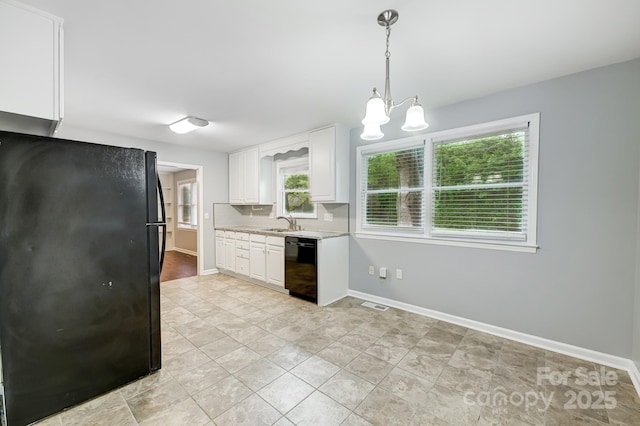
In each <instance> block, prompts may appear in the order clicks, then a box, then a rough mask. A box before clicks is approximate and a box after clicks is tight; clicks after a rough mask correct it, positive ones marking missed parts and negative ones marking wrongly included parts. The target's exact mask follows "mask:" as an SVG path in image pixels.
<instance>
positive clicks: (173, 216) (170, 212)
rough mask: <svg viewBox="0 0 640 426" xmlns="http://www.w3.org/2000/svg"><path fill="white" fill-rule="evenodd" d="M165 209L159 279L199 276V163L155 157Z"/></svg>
mask: <svg viewBox="0 0 640 426" xmlns="http://www.w3.org/2000/svg"><path fill="white" fill-rule="evenodd" d="M158 177H159V178H160V182H161V183H162V188H163V196H164V204H165V209H166V212H167V229H166V240H167V244H166V253H165V263H164V267H163V271H162V274H161V277H160V281H161V282H164V281H170V280H173V279H178V278H186V277H189V276H195V275H200V274H201V273H202V267H203V264H204V262H203V261H202V259H201V255H202V253H203V248H202V241H203V235H202V228H203V226H202V223H203V222H202V221H203V212H202V211H203V209H202V207H201V206H202V205H203V193H204V191H203V188H202V166H197V165H192V164H183V163H174V162H168V161H161V160H158Z"/></svg>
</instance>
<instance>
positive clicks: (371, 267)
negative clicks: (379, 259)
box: [369, 265, 376, 275]
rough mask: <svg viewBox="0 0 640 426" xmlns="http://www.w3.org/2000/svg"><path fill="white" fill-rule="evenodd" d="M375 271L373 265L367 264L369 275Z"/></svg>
mask: <svg viewBox="0 0 640 426" xmlns="http://www.w3.org/2000/svg"><path fill="white" fill-rule="evenodd" d="M375 273H376V269H375V268H374V267H373V265H369V275H373V274H375Z"/></svg>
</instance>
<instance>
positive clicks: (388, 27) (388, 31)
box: [384, 25, 391, 59]
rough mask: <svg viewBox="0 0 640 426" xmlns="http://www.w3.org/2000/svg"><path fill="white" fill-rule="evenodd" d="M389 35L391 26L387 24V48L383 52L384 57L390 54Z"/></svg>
mask: <svg viewBox="0 0 640 426" xmlns="http://www.w3.org/2000/svg"><path fill="white" fill-rule="evenodd" d="M390 35H391V26H389V25H387V50H386V51H385V52H384V56H385V58H387V59H388V58H389V57H390V56H391V52H389V36H390Z"/></svg>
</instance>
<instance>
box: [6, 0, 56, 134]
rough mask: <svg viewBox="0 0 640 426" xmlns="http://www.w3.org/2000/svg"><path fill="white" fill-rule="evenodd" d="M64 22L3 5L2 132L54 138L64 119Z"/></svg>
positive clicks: (19, 5)
mask: <svg viewBox="0 0 640 426" xmlns="http://www.w3.org/2000/svg"><path fill="white" fill-rule="evenodd" d="M62 22H63V21H62V19H60V18H58V17H56V16H53V15H50V14H48V13H46V12H42V11H39V10H38V9H35V8H32V7H30V6H26V5H23V4H22V3H18V2H15V1H12V0H0V52H2V55H1V56H2V59H1V62H2V65H1V66H0V93H1V94H2V95H1V96H0V127H2V128H5V129H7V130H15V131H28V132H31V133H39V134H52V133H53V131H54V130H55V128H56V127H57V125H58V123H59V122H60V120H61V119H62V117H63V115H64V113H63V96H62V82H63V60H62V59H63V58H62V55H63V32H62ZM26 117H30V118H34V119H33V120H27V119H26Z"/></svg>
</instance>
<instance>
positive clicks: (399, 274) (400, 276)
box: [396, 269, 402, 280]
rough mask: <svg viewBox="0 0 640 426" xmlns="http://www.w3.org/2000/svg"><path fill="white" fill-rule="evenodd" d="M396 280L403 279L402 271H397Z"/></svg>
mask: <svg viewBox="0 0 640 426" xmlns="http://www.w3.org/2000/svg"><path fill="white" fill-rule="evenodd" d="M396 278H397V279H399V280H401V279H402V269H396Z"/></svg>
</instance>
